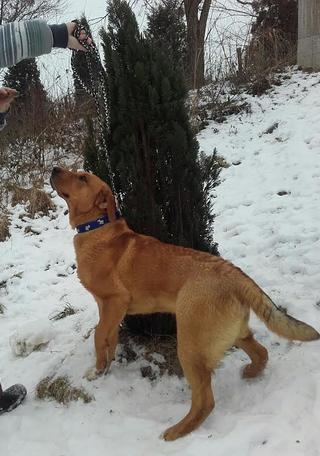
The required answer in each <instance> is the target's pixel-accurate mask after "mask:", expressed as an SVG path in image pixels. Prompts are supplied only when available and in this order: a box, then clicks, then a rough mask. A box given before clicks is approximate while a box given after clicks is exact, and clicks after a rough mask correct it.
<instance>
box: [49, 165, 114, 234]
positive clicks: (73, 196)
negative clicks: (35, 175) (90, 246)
mask: <svg viewBox="0 0 320 456" xmlns="http://www.w3.org/2000/svg"><path fill="white" fill-rule="evenodd" d="M50 182H51V185H52V187H53V189H54V190H56V191H57V193H58V195H59V196H61V198H63V199H64V200H65V201H66V203H67V205H68V209H69V218H70V224H71V226H72V227H73V228H74V227H75V226H76V225H78V224H80V223H85V222H87V221H89V220H92V219H94V218H97V217H99V216H101V215H102V214H105V213H107V215H108V218H109V220H110V221H111V222H112V221H114V220H116V205H115V200H114V197H113V195H112V191H111V189H110V187H109V186H108V185H107V184H106V183H105V182H103V181H102V180H101V179H100V178H99V177H97V176H95V175H94V174H90V173H86V172H73V171H69V170H67V169H64V168H58V167H55V168H53V170H52V173H51V177H50Z"/></svg>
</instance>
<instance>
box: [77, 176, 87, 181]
mask: <svg viewBox="0 0 320 456" xmlns="http://www.w3.org/2000/svg"><path fill="white" fill-rule="evenodd" d="M79 180H81V181H82V182H87V176H83V175H82V176H79Z"/></svg>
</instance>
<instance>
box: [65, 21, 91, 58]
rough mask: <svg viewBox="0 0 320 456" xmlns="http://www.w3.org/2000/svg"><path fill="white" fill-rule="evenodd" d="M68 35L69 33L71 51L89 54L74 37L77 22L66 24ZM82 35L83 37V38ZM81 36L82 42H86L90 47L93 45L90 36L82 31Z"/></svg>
mask: <svg viewBox="0 0 320 456" xmlns="http://www.w3.org/2000/svg"><path fill="white" fill-rule="evenodd" d="M66 26H67V29H68V33H69V40H68V48H70V49H76V50H77V51H84V52H87V50H86V49H85V48H84V47H83V46H82V45H81V44H80V43H79V41H78V40H77V38H75V37H74V36H73V33H74V31H75V28H76V27H77V24H76V23H75V22H68V23H67V24H66ZM81 34H82V36H81ZM81 34H80V39H81V40H86V41H87V43H88V44H89V45H90V44H91V43H92V39H91V38H90V37H88V36H86V34H85V32H84V31H81Z"/></svg>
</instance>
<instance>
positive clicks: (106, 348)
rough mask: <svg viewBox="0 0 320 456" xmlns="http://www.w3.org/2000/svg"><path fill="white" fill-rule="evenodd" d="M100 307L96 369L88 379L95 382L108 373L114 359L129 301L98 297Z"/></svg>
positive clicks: (96, 341)
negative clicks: (120, 328)
mask: <svg viewBox="0 0 320 456" xmlns="http://www.w3.org/2000/svg"><path fill="white" fill-rule="evenodd" d="M96 300H97V303H98V305H99V314H100V320H99V323H98V325H97V326H96V329H95V334H94V343H95V348H96V367H95V368H93V369H90V370H89V371H88V372H87V374H86V378H87V379H88V380H94V379H95V378H97V377H98V376H99V375H101V374H103V373H107V371H108V369H109V367H110V364H111V362H112V360H113V359H114V355H115V350H116V346H117V343H118V333H119V325H120V323H121V322H122V320H123V318H124V316H125V314H126V312H127V308H128V306H127V301H126V300H125V299H123V298H120V297H112V298H110V299H101V298H98V297H96Z"/></svg>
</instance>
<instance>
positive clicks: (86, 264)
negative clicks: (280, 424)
mask: <svg viewBox="0 0 320 456" xmlns="http://www.w3.org/2000/svg"><path fill="white" fill-rule="evenodd" d="M51 182H52V185H53V187H54V188H55V189H56V190H57V192H58V194H59V195H60V196H61V197H62V198H64V199H65V200H66V202H67V204H68V207H69V217H70V223H71V226H72V227H73V228H75V227H76V226H80V228H81V229H84V233H81V234H77V235H76V236H75V238H74V246H75V250H76V256H77V263H78V275H79V278H80V280H81V282H82V284H83V285H84V286H85V287H86V288H87V290H89V291H90V293H92V294H93V296H94V298H95V299H96V301H97V303H98V306H99V314H100V320H99V323H98V325H97V327H96V330H95V347H96V367H95V369H94V371H93V372H91V373H90V375H89V377H90V378H91V379H92V378H95V377H96V376H97V375H99V374H101V373H103V372H105V371H106V370H107V369H108V368H109V365H110V363H111V361H112V360H113V358H114V353H115V348H116V345H117V340H118V328H119V325H120V323H121V321H122V319H123V318H124V316H125V315H126V314H148V313H153V312H170V313H173V314H175V315H176V319H177V338H178V356H179V360H180V362H181V366H182V368H183V371H184V374H185V376H186V378H187V380H188V382H189V383H190V386H191V390H192V405H191V409H190V411H189V413H188V414H187V415H186V416H185V417H184V418H183V419H182V420H181V421H179V423H177V424H176V425H175V426H172V427H171V428H169V429H167V430H166V431H165V432H164V434H163V437H164V439H166V440H174V439H177V438H178V437H182V436H183V435H185V434H187V433H188V432H191V431H193V430H194V429H195V428H196V427H197V426H199V425H200V423H202V422H203V421H204V420H205V419H206V417H207V416H208V415H209V413H210V412H211V411H212V409H213V407H214V398H213V393H212V389H211V373H212V371H213V370H214V369H215V367H216V366H217V364H218V362H219V361H220V360H221V358H222V357H223V355H224V353H225V351H226V350H228V349H229V348H231V347H232V346H233V345H235V346H237V347H240V348H242V349H243V350H244V351H245V352H246V353H247V355H248V356H249V357H250V359H251V364H249V365H247V366H246V367H245V369H244V371H243V377H255V376H256V375H257V374H259V373H260V372H261V371H262V370H263V368H264V367H265V365H266V362H267V359H268V353H267V350H266V349H265V348H264V347H263V346H262V345H260V344H259V343H258V342H257V341H256V340H255V339H254V338H253V335H252V332H251V330H250V328H249V326H248V320H249V313H250V309H252V310H253V311H254V312H255V313H256V314H257V316H258V317H259V318H260V319H261V320H262V321H263V322H264V323H265V324H266V326H267V327H268V328H269V329H270V330H271V331H273V332H275V333H276V334H278V335H280V336H282V337H285V338H287V339H290V340H293V339H296V340H302V341H308V340H315V339H319V337H320V335H319V333H318V332H317V331H315V330H314V329H313V328H312V327H310V326H308V325H307V324H305V323H303V322H301V321H299V320H296V319H294V318H292V317H290V316H289V315H286V314H285V313H284V312H282V311H281V310H280V309H279V308H277V307H276V305H275V304H274V303H273V302H272V301H271V299H270V298H269V297H268V296H267V295H266V294H265V293H264V292H263V291H262V290H261V289H260V288H259V287H258V285H256V284H255V282H254V281H253V280H252V279H250V278H249V277H248V276H246V275H245V274H244V273H243V272H242V271H241V270H240V269H239V268H237V267H235V266H233V265H232V264H231V263H229V262H228V261H225V260H223V259H222V258H219V257H215V256H212V255H209V254H208V253H202V252H197V251H195V250H192V249H187V248H183V247H177V246H174V245H169V244H164V243H162V242H160V241H158V240H157V239H154V238H152V237H149V236H143V235H141V234H137V233H135V232H133V231H132V230H130V229H129V228H128V226H127V224H126V222H125V221H124V220H123V219H122V218H120V219H117V217H116V207H115V201H114V198H113V195H112V192H111V190H110V188H109V187H108V185H107V184H105V183H104V182H103V181H102V180H100V179H99V178H98V177H97V176H94V175H92V174H89V173H84V172H77V173H76V172H71V171H67V170H65V169H61V168H54V169H53V171H52V175H51ZM106 214H107V216H108V219H109V223H106V224H102V223H103V220H102V219H101V217H103V216H104V215H106ZM96 219H98V220H100V223H101V224H102V225H101V227H99V228H98V229H95V228H96V225H97V222H94V221H95V220H96ZM101 220H102V221H101ZM91 222H93V223H91ZM98 226H99V225H98ZM92 227H94V229H91V228H92Z"/></svg>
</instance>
